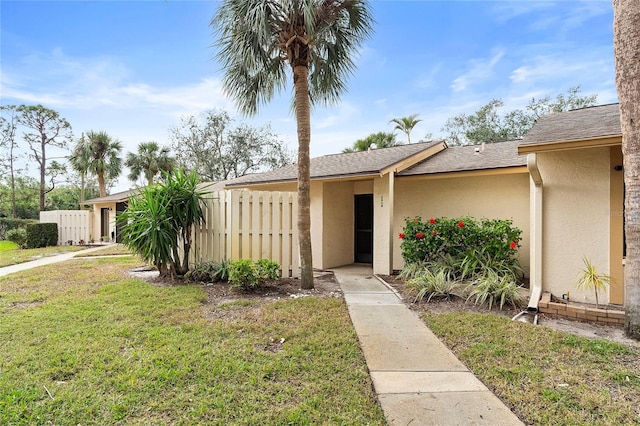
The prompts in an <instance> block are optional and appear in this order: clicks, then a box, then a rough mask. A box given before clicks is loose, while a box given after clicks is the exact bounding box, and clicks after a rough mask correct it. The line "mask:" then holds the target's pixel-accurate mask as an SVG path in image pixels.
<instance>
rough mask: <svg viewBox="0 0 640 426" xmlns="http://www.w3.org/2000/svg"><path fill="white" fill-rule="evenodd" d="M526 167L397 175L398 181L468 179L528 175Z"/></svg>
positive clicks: (516, 166)
mask: <svg viewBox="0 0 640 426" xmlns="http://www.w3.org/2000/svg"><path fill="white" fill-rule="evenodd" d="M528 172H529V171H528V169H527V166H526V165H515V166H505V167H492V168H486V169H469V170H452V171H448V172H433V173H422V174H415V175H399V176H398V178H400V179H444V178H451V177H470V176H490V175H492V176H496V175H509V174H519V173H528Z"/></svg>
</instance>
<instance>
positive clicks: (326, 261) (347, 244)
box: [249, 180, 373, 269]
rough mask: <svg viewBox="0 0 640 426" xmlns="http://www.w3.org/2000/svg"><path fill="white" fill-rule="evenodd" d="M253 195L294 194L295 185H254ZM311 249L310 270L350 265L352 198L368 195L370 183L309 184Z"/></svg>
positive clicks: (371, 190) (351, 249)
mask: <svg viewBox="0 0 640 426" xmlns="http://www.w3.org/2000/svg"><path fill="white" fill-rule="evenodd" d="M249 189H250V190H256V191H296V190H297V188H296V183H295V182H292V183H284V184H269V185H255V186H251V187H250V188H249ZM310 190H311V249H312V251H313V267H314V268H318V269H328V268H334V267H337V266H342V265H349V264H351V263H353V259H354V240H353V238H354V232H355V231H354V216H353V215H354V211H353V209H354V195H356V194H371V193H372V192H373V181H372V180H357V181H348V180H335V181H324V182H323V181H311V188H310Z"/></svg>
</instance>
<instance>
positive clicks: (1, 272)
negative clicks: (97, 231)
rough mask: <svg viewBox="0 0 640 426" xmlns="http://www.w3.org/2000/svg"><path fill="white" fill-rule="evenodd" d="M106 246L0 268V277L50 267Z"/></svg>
mask: <svg viewBox="0 0 640 426" xmlns="http://www.w3.org/2000/svg"><path fill="white" fill-rule="evenodd" d="M105 247H106V246H99V247H92V248H89V249H85V250H79V251H72V252H69V253H64V254H57V255H55V256H46V257H41V258H40V259H37V260H32V261H29V262H23V263H18V264H17V265H11V266H5V267H3V268H0V277H2V276H5V275H9V274H13V273H14V272H19V271H26V270H27V269H31V268H37V267H38V266H44V265H51V264H52V263H58V262H64V261H65V260H69V259H73V258H74V257H75V256H76V255H78V254H87V253H91V252H93V251H98V250H102V249H104V248H105Z"/></svg>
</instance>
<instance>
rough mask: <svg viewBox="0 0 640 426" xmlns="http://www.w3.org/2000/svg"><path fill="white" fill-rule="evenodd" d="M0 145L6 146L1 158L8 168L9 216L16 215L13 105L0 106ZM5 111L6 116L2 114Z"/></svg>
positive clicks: (16, 125) (15, 123) (14, 108)
mask: <svg viewBox="0 0 640 426" xmlns="http://www.w3.org/2000/svg"><path fill="white" fill-rule="evenodd" d="M0 112H1V113H3V114H1V115H0V146H2V147H5V148H7V154H6V157H4V158H2V162H3V163H5V164H3V165H4V166H5V168H8V169H9V187H10V191H11V216H12V217H14V218H15V217H18V212H17V210H16V175H15V173H16V168H15V160H16V158H17V156H16V153H15V151H16V148H17V141H16V129H17V128H18V116H17V114H16V107H15V106H14V105H3V106H0ZM5 113H6V117H5V116H4V115H5Z"/></svg>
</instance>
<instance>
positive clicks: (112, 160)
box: [87, 131, 122, 197]
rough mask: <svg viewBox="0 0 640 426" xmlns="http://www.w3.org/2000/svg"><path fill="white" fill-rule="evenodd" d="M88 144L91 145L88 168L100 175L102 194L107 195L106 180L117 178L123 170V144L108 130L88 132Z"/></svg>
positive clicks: (99, 184)
mask: <svg viewBox="0 0 640 426" xmlns="http://www.w3.org/2000/svg"><path fill="white" fill-rule="evenodd" d="M87 144H88V145H89V147H88V148H89V150H90V155H89V167H88V170H89V171H90V172H91V173H93V174H95V175H96V176H97V177H98V187H99V188H100V196H101V197H106V196H107V185H106V180H111V179H115V178H117V177H118V176H119V175H120V172H121V171H122V158H120V157H119V155H120V152H121V151H122V144H121V143H120V141H118V140H114V139H112V138H111V136H109V135H108V134H107V133H106V132H94V131H90V132H87Z"/></svg>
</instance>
